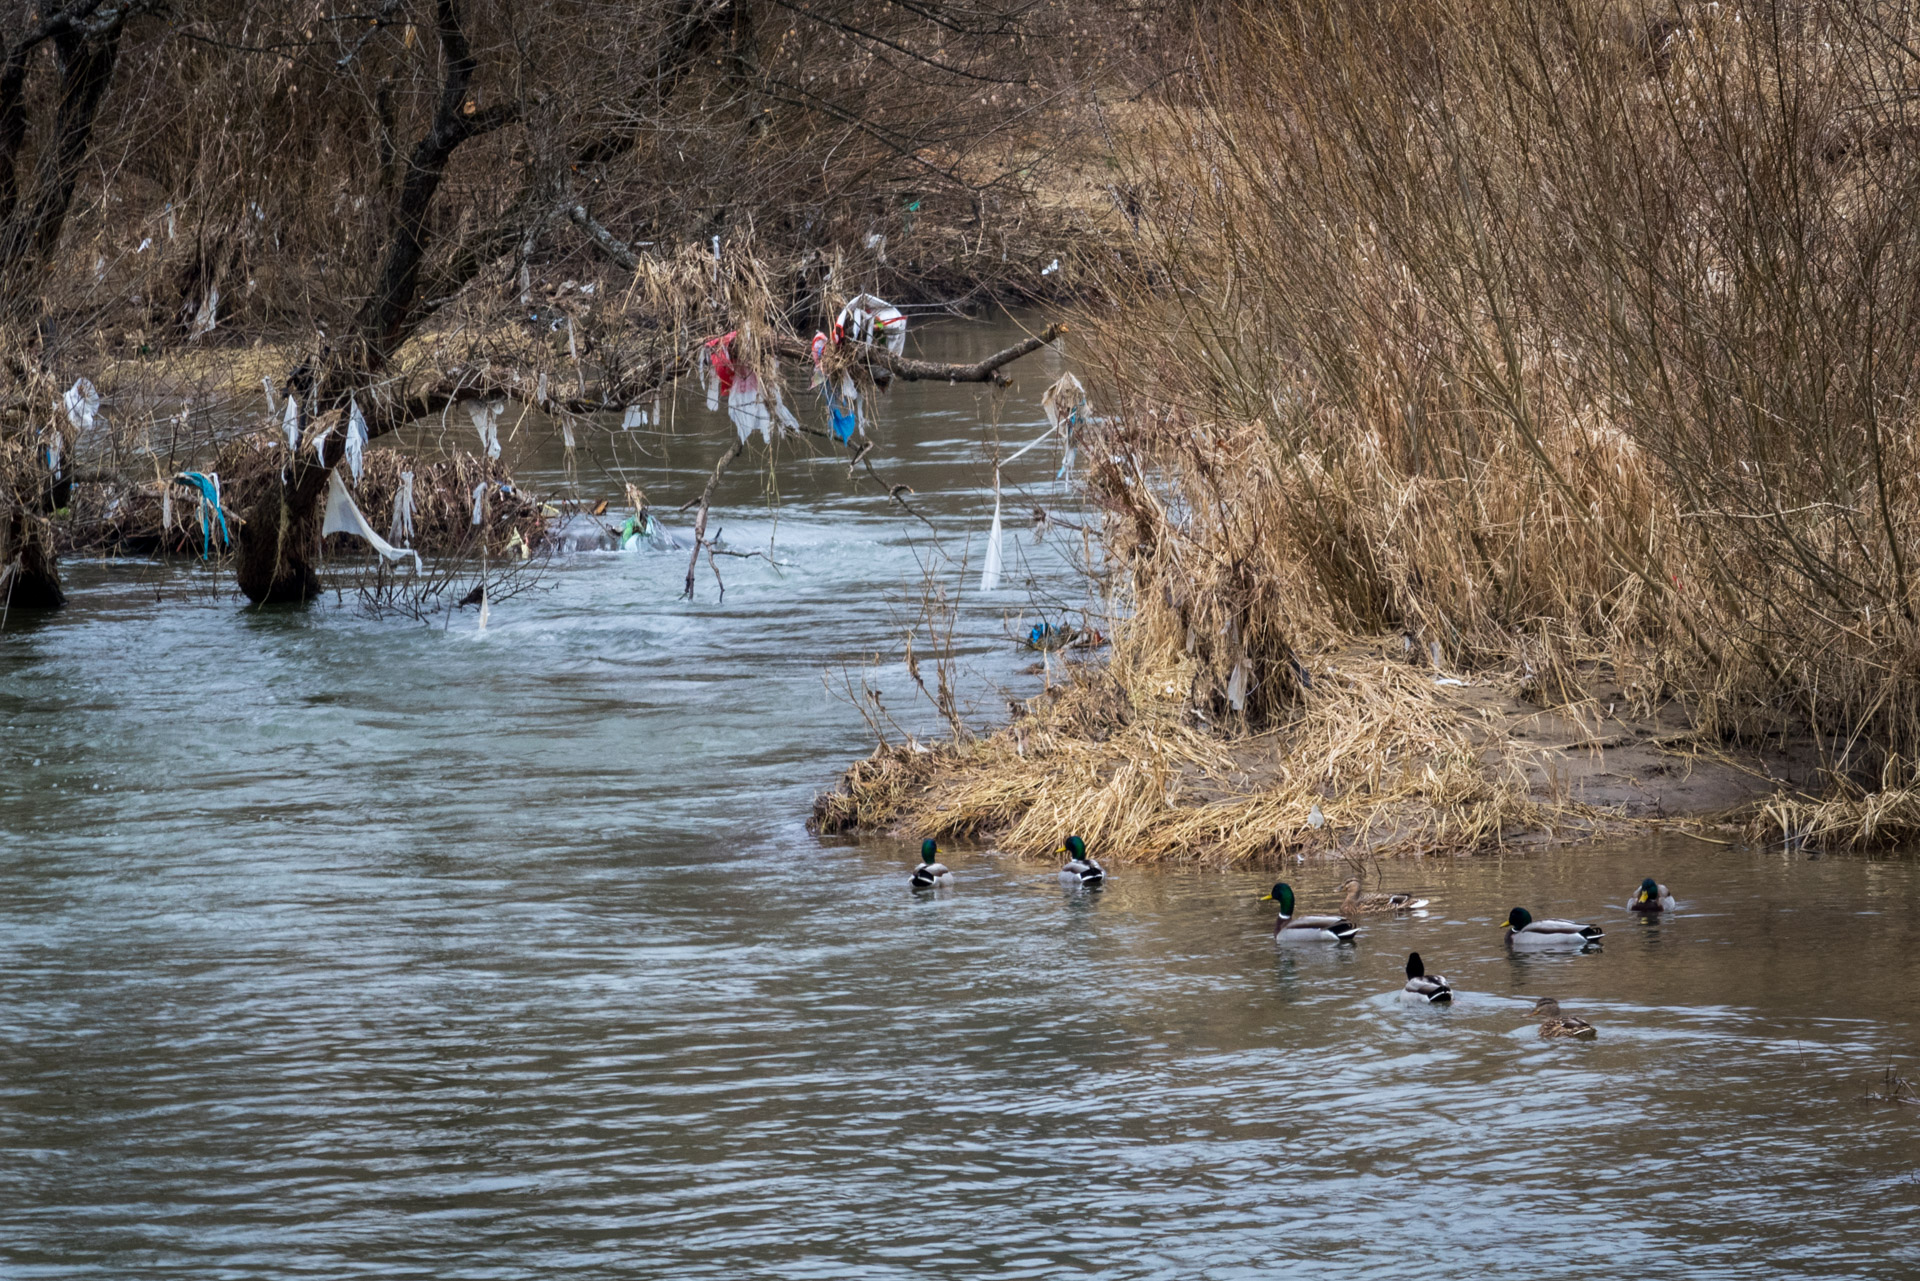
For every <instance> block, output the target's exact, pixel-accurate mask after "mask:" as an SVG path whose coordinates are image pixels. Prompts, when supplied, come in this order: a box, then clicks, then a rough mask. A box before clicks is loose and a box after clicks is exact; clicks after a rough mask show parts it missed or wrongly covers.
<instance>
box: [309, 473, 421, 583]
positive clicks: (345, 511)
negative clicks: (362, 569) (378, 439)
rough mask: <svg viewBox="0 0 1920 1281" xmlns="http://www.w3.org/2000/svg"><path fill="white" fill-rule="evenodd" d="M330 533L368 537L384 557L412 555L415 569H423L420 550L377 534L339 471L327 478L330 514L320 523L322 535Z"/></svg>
mask: <svg viewBox="0 0 1920 1281" xmlns="http://www.w3.org/2000/svg"><path fill="white" fill-rule="evenodd" d="M328 534H353V535H355V536H357V537H360V538H364V539H366V540H367V546H369V547H371V548H373V550H374V551H376V552H378V553H379V554H380V557H381V558H382V559H383V560H388V561H396V560H399V559H400V558H401V557H403V556H411V557H413V572H414V573H416V574H417V573H419V572H420V553H419V552H416V551H409V550H408V549H406V548H404V547H395V546H394V545H393V544H391V543H389V542H388V541H387V540H386V539H384V538H382V537H380V535H378V534H376V533H374V532H373V526H372V525H369V524H367V518H366V517H365V516H362V515H361V514H360V509H359V508H358V507H356V506H354V502H353V495H352V494H349V493H348V492H347V485H346V482H345V481H343V480H341V479H340V473H339V472H337V471H336V472H334V473H333V474H332V475H330V476H328V477H327V514H326V518H325V519H324V520H323V521H321V523H320V536H321V537H322V538H325V537H326V536H327V535H328Z"/></svg>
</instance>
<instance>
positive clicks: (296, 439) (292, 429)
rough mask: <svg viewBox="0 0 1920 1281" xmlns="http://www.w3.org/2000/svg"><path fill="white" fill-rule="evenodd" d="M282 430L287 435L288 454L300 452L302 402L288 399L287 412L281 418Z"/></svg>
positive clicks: (291, 398)
mask: <svg viewBox="0 0 1920 1281" xmlns="http://www.w3.org/2000/svg"><path fill="white" fill-rule="evenodd" d="M280 430H281V431H283V432H285V433H286V434H287V452H288V453H299V452H300V402H299V401H297V400H295V399H294V398H293V397H292V396H288V397H287V408H286V412H285V413H283V414H281V416H280Z"/></svg>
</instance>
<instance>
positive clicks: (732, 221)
mask: <svg viewBox="0 0 1920 1281" xmlns="http://www.w3.org/2000/svg"><path fill="white" fill-rule="evenodd" d="M1138 17H1139V15H1134V14H1131V13H1130V12H1129V10H1128V9H1127V8H1126V6H1124V5H1122V4H1110V3H1104V2H1102V0H1071V2H1070V3H1056V4H1046V5H1033V4H1025V3H1016V2H1014V0H985V2H982V3H972V2H965V3H963V2H959V0H928V2H924V3H922V2H916V3H912V4H903V3H895V2H893V0H642V2H641V3H636V4H620V5H606V4H596V3H543V4H535V5H513V4H506V3H503V2H501V0H372V2H371V3H369V4H366V5H363V6H358V7H354V8H335V7H330V6H327V5H325V4H320V3H313V4H302V5H286V4H279V3H271V2H267V0H188V2H187V3H184V4H175V5H171V6H168V7H167V8H166V10H165V11H164V12H161V11H160V10H159V8H158V7H157V6H155V5H153V4H151V3H148V2H147V0H127V2H124V3H122V2H120V0H68V3H67V4H66V5H65V6H64V7H60V8H57V9H54V10H53V11H51V12H50V13H49V14H46V15H42V14H41V13H39V12H38V11H36V10H33V9H32V8H31V7H30V5H29V4H28V3H27V0H7V3H6V4H5V5H4V7H0V30H3V31H4V33H5V35H4V44H3V47H0V56H4V59H5V61H4V72H3V74H0V325H3V326H4V330H3V331H0V344H4V355H5V385H4V386H0V446H3V447H4V448H5V450H6V454H5V458H6V460H7V461H6V464H5V467H6V470H5V476H6V479H5V482H4V483H0V505H4V507H5V509H6V513H7V515H6V521H5V524H4V525H0V531H3V532H0V564H9V565H14V566H15V572H14V575H13V581H12V583H11V588H12V589H13V590H15V591H20V590H21V589H23V587H24V585H25V584H26V583H27V582H28V581H29V580H30V579H31V580H32V581H33V582H34V583H36V584H37V585H38V586H39V588H40V589H41V594H42V595H43V596H45V597H46V598H47V600H46V601H45V602H40V603H48V602H50V601H51V600H52V599H53V598H54V597H56V596H57V591H58V589H57V584H56V583H55V582H54V580H53V577H52V566H51V562H50V559H49V557H48V556H47V555H46V539H45V537H44V532H45V531H44V527H43V526H44V521H43V519H42V518H43V517H44V515H45V513H46V512H47V511H48V510H49V509H50V508H51V507H52V506H54V505H57V504H58V503H59V501H60V497H59V495H57V494H55V493H54V492H53V490H54V488H55V485H56V480H57V477H55V476H54V475H53V474H52V473H51V472H50V471H49V470H48V467H47V465H46V460H47V457H48V453H47V446H48V445H49V443H51V442H52V440H53V438H54V437H56V436H63V437H64V436H71V435H73V434H74V433H73V431H72V429H71V427H70V425H69V424H67V423H65V422H64V421H63V419H62V416H61V414H60V412H59V410H58V408H57V406H56V401H57V396H58V393H59V392H60V391H61V390H62V389H64V388H65V387H67V386H69V385H71V383H72V382H73V380H74V379H75V378H77V377H80V376H83V375H85V376H90V377H92V378H94V379H95V380H96V381H97V382H99V383H101V385H102V387H103V390H105V391H106V392H107V393H108V399H109V401H110V402H115V401H121V402H125V401H133V400H143V401H145V402H147V404H148V408H147V409H145V410H144V411H142V412H143V413H144V416H145V418H146V419H147V421H148V426H149V427H151V426H152V425H153V424H155V423H157V422H159V421H160V420H161V418H162V416H163V415H162V414H161V412H160V411H159V410H158V409H157V408H154V407H155V406H158V405H159V404H160V403H161V402H169V403H168V404H167V410H166V412H168V413H171V412H173V410H174V409H175V408H176V407H179V406H181V405H182V402H186V401H189V400H191V401H192V402H194V403H192V404H189V405H187V406H186V407H185V408H180V409H179V416H180V418H181V419H182V420H185V419H189V418H194V417H195V416H197V420H198V422H199V425H200V427H201V428H202V430H203V431H205V432H207V433H209V434H211V435H219V434H221V433H223V432H224V433H228V434H230V433H231V432H232V431H233V430H235V429H236V426H237V425H236V423H235V422H234V421H233V420H234V419H235V418H236V417H237V416H249V415H257V414H258V407H257V406H250V407H248V408H247V409H246V410H244V411H241V410H240V408H239V406H238V404H237V403H229V402H230V401H231V398H232V396H233V394H234V390H235V388H236V387H245V386H247V385H248V384H249V383H251V384H253V385H258V382H259V379H260V377H261V376H265V377H267V378H269V379H270V380H271V381H272V382H273V383H274V384H275V386H276V387H277V388H278V389H279V390H282V391H289V390H290V391H292V392H293V393H294V394H295V395H297V396H298V397H299V399H300V401H301V404H302V410H303V413H304V414H305V418H306V421H307V422H308V423H310V424H316V423H319V422H321V421H322V420H323V419H324V417H325V415H328V414H332V413H339V412H341V411H343V410H344V409H345V407H346V404H347V401H348V400H349V398H352V399H354V400H355V401H356V402H357V403H358V404H359V405H360V406H361V407H362V409H363V411H364V413H365V415H366V418H367V421H368V425H369V428H370V430H371V432H372V434H374V435H376V436H377V435H379V434H381V433H382V432H384V431H386V430H389V429H391V428H392V427H393V426H395V425H397V424H398V423H399V422H401V421H403V420H404V419H405V418H406V417H407V416H408V415H409V414H410V413H414V412H417V411H419V410H420V409H421V408H423V407H428V408H431V407H433V406H434V404H435V403H436V400H437V403H438V404H441V405H444V404H445V403H446V402H447V401H448V400H449V399H451V398H453V397H457V396H460V395H467V394H499V393H500V392H501V390H502V389H501V388H499V387H487V386H484V385H481V382H482V381H483V380H481V379H477V378H476V375H475V373H474V370H473V368H472V364H473V362H474V361H475V360H479V361H481V362H482V363H485V364H487V365H488V367H489V368H488V373H489V374H490V375H491V374H494V373H501V372H504V373H505V374H506V375H507V376H508V378H509V380H510V381H515V382H516V383H523V384H524V385H525V386H527V387H532V386H534V385H535V383H536V381H537V375H538V373H540V372H544V371H543V370H539V369H536V368H533V367H531V366H530V365H526V364H521V365H520V366H519V367H517V368H504V369H503V362H512V361H514V360H515V359H516V356H517V355H518V354H526V353H529V352H531V353H533V354H534V355H535V356H536V358H538V356H539V349H540V346H541V343H542V342H543V341H544V340H546V339H547V338H548V337H549V333H550V331H551V329H552V327H553V326H554V325H555V324H556V323H558V322H559V321H562V320H564V321H566V322H567V328H568V334H567V336H568V339H569V344H568V345H569V355H570V357H571V358H572V359H573V360H575V361H576V362H577V361H579V360H580V359H581V358H582V357H583V356H584V357H585V358H586V359H588V360H589V361H591V362H592V363H593V366H594V370H595V373H596V375H597V376H599V377H600V378H601V379H602V380H603V386H602V387H601V388H600V391H601V392H602V393H605V394H603V395H602V396H601V398H602V399H610V398H611V396H612V395H614V394H617V395H622V396H633V395H638V394H640V393H642V392H644V391H645V390H646V389H647V387H648V386H649V385H650V384H657V383H658V382H659V381H660V380H661V379H664V378H668V377H672V376H676V375H677V374H679V373H682V372H684V371H685V370H686V369H687V368H688V367H689V365H688V363H687V350H686V347H685V342H686V341H687V340H689V339H691V338H693V337H696V336H697V335H696V334H694V333H692V332H690V331H689V328H688V324H687V322H688V321H689V320H690V319H694V320H697V322H698V323H697V325H694V326H693V328H697V329H698V330H700V331H701V332H702V333H704V332H719V331H721V330H722V329H725V328H730V327H738V326H740V325H742V324H749V325H759V326H761V327H763V328H764V329H766V330H767V331H768V333H769V335H770V336H771V334H773V333H774V332H785V331H788V330H793V329H800V328H803V327H804V326H805V324H806V322H808V321H816V320H817V318H818V317H819V315H820V313H822V312H823V311H824V310H826V309H827V308H829V307H832V306H837V304H838V302H839V301H840V300H841V299H843V298H845V297H847V296H849V295H851V294H852V293H855V292H857V291H858V290H860V289H867V288H878V289H880V290H884V291H886V292H888V293H891V294H894V295H895V296H902V295H912V294H914V293H920V294H929V293H937V294H947V293H960V294H966V293H969V292H975V291H982V290H985V291H989V292H990V291H992V290H994V289H996V288H999V287H1002V286H1004V285H1006V284H1007V283H1008V282H1010V281H1019V282H1024V285H1025V287H1029V288H1030V287H1036V286H1039V285H1041V284H1042V283H1043V278H1042V277H1040V276H1039V275H1038V267H1039V263H1040V262H1041V261H1044V255H1045V254H1046V253H1048V252H1053V253H1058V252H1059V250H1058V248H1057V242H1058V241H1059V239H1060V238H1061V237H1062V236H1068V237H1070V236H1072V235H1073V234H1075V233H1076V230H1077V231H1078V232H1079V233H1081V234H1084V233H1085V232H1086V231H1087V230H1088V227H1089V225H1090V224H1089V222H1088V220H1087V218H1086V217H1085V216H1084V212H1083V211H1080V210H1077V209H1074V208H1071V207H1067V206H1062V205H1060V204H1058V202H1056V203H1054V204H1053V205H1046V204H1043V203H1041V202H1039V201H1037V200H1036V198H1035V197H1036V192H1037V191H1038V190H1039V189H1040V188H1041V186H1042V185H1043V184H1044V183H1046V182H1047V181H1048V180H1049V178H1050V177H1052V176H1053V175H1055V174H1056V173H1057V172H1061V171H1062V167H1063V166H1070V165H1071V164H1072V163H1074V162H1075V156H1074V154H1073V153H1074V148H1075V140H1076V136H1077V135H1076V132H1075V128H1074V127H1073V125H1072V121H1073V120H1074V119H1075V118H1076V117H1075V113H1076V109H1077V106H1078V104H1079V101H1080V98H1081V96H1082V95H1084V94H1086V93H1087V92H1089V89H1090V86H1092V85H1093V84H1094V83H1095V81H1096V80H1097V79H1098V78H1100V77H1108V78H1111V77H1113V76H1115V75H1116V72H1117V69H1116V68H1115V67H1114V66H1112V65H1111V63H1110V61H1109V58H1110V53H1109V51H1110V50H1111V49H1112V47H1113V44H1114V42H1113V41H1112V39H1111V37H1110V33H1109V32H1108V31H1107V30H1106V28H1105V25H1104V24H1105V23H1107V22H1111V21H1115V20H1124V19H1127V18H1136V19H1137V18H1138ZM1096 19H1098V20H1097V21H1096ZM1137 29H1138V30H1139V31H1141V32H1142V33H1143V34H1148V35H1151V34H1152V27H1151V25H1150V24H1146V25H1141V26H1139V27H1138V28H1137ZM1164 36H1165V33H1164V32H1162V33H1160V35H1159V36H1157V37H1154V38H1164ZM1036 228H1039V229H1044V230H1046V232H1047V233H1048V236H1049V237H1050V240H1049V242H1048V243H1037V242H1036V240H1035V236H1034V232H1035V230H1036ZM716 243H717V244H718V245H719V246H720V247H721V248H722V249H723V250H724V251H725V252H726V253H729V254H740V253H745V254H748V255H750V256H751V257H752V259H753V269H752V273H751V274H752V275H754V276H755V277H756V278H758V279H763V280H765V281H767V282H769V286H770V287H769V288H768V289H767V290H766V291H765V293H766V299H767V302H768V304H769V307H768V314H765V315H755V316H736V315H731V314H728V312H727V308H726V300H727V298H728V296H729V291H730V286H729V283H728V282H727V281H724V280H720V279H718V275H719V274H721V273H720V272H719V271H718V270H717V271H716V278H715V279H714V280H712V281H709V282H707V283H706V287H705V288H704V289H701V290H698V291H694V292H692V293H689V294H687V295H686V296H683V297H680V298H677V299H672V300H663V299H661V298H659V297H658V296H657V295H658V292H659V291H658V290H652V291H651V293H650V294H649V296H650V299H651V301H653V302H656V303H661V304H662V305H661V306H659V307H657V308H656V309H655V310H654V311H653V312H652V313H651V314H646V313H642V312H640V311H639V310H638V309H636V308H634V307H633V306H631V305H630V304H631V302H632V299H633V297H634V293H635V290H634V285H635V277H636V276H637V277H638V278H639V279H640V282H641V283H642V285H649V284H658V283H659V282H660V281H662V280H669V279H672V278H674V277H675V276H676V274H677V268H676V267H675V266H674V264H676V263H684V261H685V260H686V255H687V254H688V252H689V251H691V250H694V249H696V248H711V247H713V246H715V245H716ZM610 268H612V269H617V272H616V274H617V275H618V281H617V283H618V285H619V286H620V287H621V288H622V289H623V290H625V291H626V305H623V306H621V307H619V308H616V309H612V312H617V314H612V312H610V310H609V309H608V308H606V307H605V306H600V305H596V306H592V307H586V306H575V307H574V309H573V310H574V311H577V312H579V313H581V314H579V315H578V316H574V315H570V314H567V309H566V308H565V307H564V306H560V305H557V304H556V301H555V291H556V288H557V286H558V285H559V284H560V283H561V282H562V281H563V279H564V278H566V277H569V276H573V277H580V278H582V279H584V278H586V277H587V276H589V275H590V274H592V273H593V272H597V271H607V270H609V269H610ZM635 268H638V270H637V271H636V270H635ZM678 274H684V273H678ZM640 292H641V293H643V294H648V293H649V291H648V289H646V288H643V289H641V291H640ZM734 292H737V291H734ZM577 301H578V300H577V299H576V302H577ZM576 320H578V321H579V322H580V323H579V324H578V325H576V324H575V323H574V321H576ZM589 321H592V322H594V323H595V324H597V325H598V330H597V331H594V330H593V329H592V327H591V326H590V325H589V323H588V322H589ZM543 327H544V328H543ZM583 331H584V332H583ZM262 344H265V348H264V354H262V346H261V345H262ZM583 347H584V348H585V351H584V352H583V350H582V349H583ZM243 349H244V351H243ZM536 363H537V361H536ZM241 367H244V368H245V369H246V371H247V373H248V374H249V375H250V377H248V378H237V377H235V376H234V375H235V372H236V370H237V369H239V368H241ZM509 390H511V389H509ZM576 390H578V389H576ZM127 407H128V406H127V405H126V404H125V403H122V404H121V405H120V408H122V409H123V410H124V409H126V408H127ZM120 417H121V419H122V420H123V421H126V420H129V419H131V418H132V417H134V415H133V414H129V413H122V414H121V415H120ZM263 425H264V424H263ZM150 434H151V433H150V432H148V433H146V436H143V438H142V441H141V442H140V443H141V444H146V445H150V444H151V441H150V439H147V437H150ZM79 443H80V442H78V441H73V440H68V441H65V444H66V445H67V446H68V452H69V453H70V452H71V447H72V446H74V445H76V444H79ZM129 451H131V452H139V451H138V449H137V448H136V447H135V444H134V443H130V442H129V441H126V440H117V441H115V442H112V444H111V446H110V448H109V449H108V451H107V452H109V453H113V454H116V455H123V454H125V453H127V452H129ZM148 452H149V453H151V450H148ZM122 461H124V460H122ZM290 461H291V464H292V465H290V466H289V467H288V468H287V469H285V470H286V475H285V478H284V480H282V481H281V482H280V483H279V484H278V485H277V486H276V487H274V489H273V491H272V492H266V491H262V493H261V494H260V495H258V496H256V498H255V500H254V505H252V506H249V507H247V508H246V509H245V510H238V511H236V513H235V514H236V515H237V516H238V517H239V518H240V531H241V532H240V533H239V535H238V540H239V550H238V555H237V569H238V572H239V575H240V579H241V584H242V586H243V588H244V589H245V590H246V592H247V594H248V595H249V596H251V597H253V598H254V599H255V600H262V601H268V600H287V599H302V598H305V597H307V596H310V595H311V594H312V593H313V591H314V590H315V582H314V578H313V571H312V566H311V563H310V562H311V555H310V552H311V549H312V547H314V546H315V545H316V543H317V537H316V534H315V530H316V528H317V521H318V500H319V498H320V496H321V495H322V494H323V493H324V490H325V486H326V475H327V470H328V469H327V468H325V467H321V466H315V465H308V464H307V463H305V462H302V461H301V460H299V459H293V460H290Z"/></svg>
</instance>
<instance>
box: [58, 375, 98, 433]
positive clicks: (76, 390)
mask: <svg viewBox="0 0 1920 1281" xmlns="http://www.w3.org/2000/svg"><path fill="white" fill-rule="evenodd" d="M60 401H61V407H62V408H64V409H65V410H66V411H67V421H68V422H70V423H72V424H73V429H74V430H75V431H79V432H85V431H92V430H93V419H94V415H96V414H98V413H99V412H100V392H99V390H98V389H97V388H95V387H94V385H93V384H92V383H91V382H89V381H88V380H87V379H85V378H78V379H75V380H74V384H73V386H71V387H69V388H67V391H66V394H65V395H63V396H62V397H61V398H60Z"/></svg>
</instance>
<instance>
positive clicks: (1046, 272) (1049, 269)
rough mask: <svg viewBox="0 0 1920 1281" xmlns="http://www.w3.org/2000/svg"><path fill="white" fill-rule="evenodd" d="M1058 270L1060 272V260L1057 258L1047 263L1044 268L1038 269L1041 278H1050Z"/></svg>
mask: <svg viewBox="0 0 1920 1281" xmlns="http://www.w3.org/2000/svg"><path fill="white" fill-rule="evenodd" d="M1058 270H1060V260H1059V259H1058V258H1055V259H1054V260H1053V261H1052V262H1050V263H1048V264H1047V265H1046V266H1044V267H1042V268H1041V269H1040V274H1041V275H1043V276H1051V275H1052V274H1053V273H1054V272H1056V271H1058Z"/></svg>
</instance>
